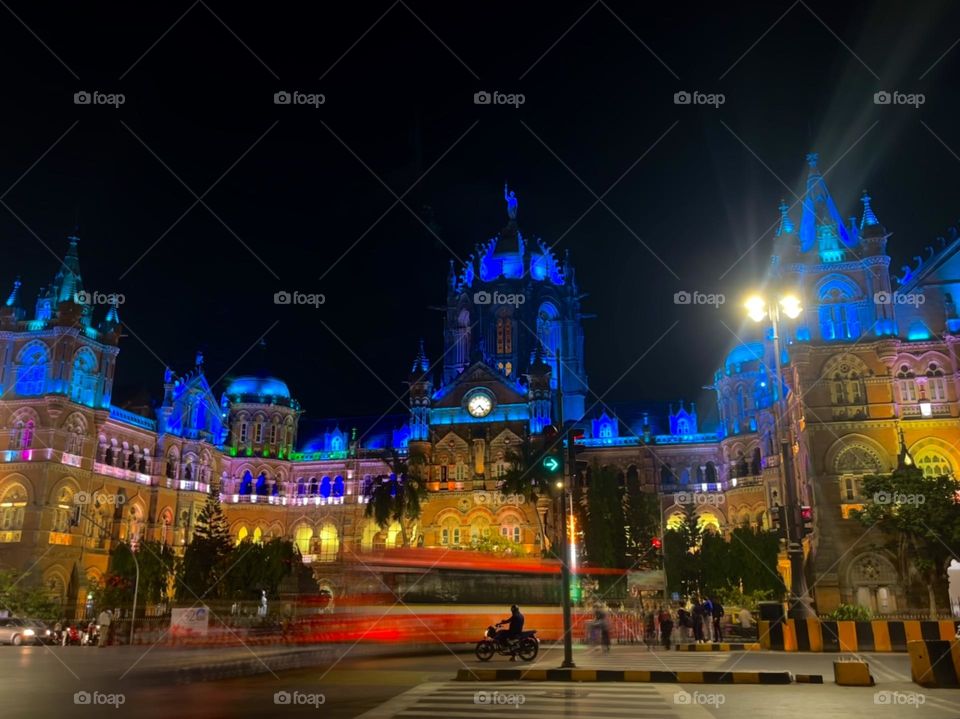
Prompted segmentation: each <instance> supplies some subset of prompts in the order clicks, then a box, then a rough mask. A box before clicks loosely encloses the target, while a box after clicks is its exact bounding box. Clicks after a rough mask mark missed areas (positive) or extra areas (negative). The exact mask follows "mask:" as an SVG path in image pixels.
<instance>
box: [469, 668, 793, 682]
mask: <svg viewBox="0 0 960 719" xmlns="http://www.w3.org/2000/svg"><path fill="white" fill-rule="evenodd" d="M792 679H793V678H792V677H791V675H790V672H669V671H659V670H657V671H652V670H651V671H645V670H630V669H461V670H459V671H458V672H457V681H461V682H494V681H496V682H503V681H535V682H536V681H539V682H543V681H548V682H658V683H668V684H790V682H791V681H792Z"/></svg>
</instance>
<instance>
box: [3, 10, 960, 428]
mask: <svg viewBox="0 0 960 719" xmlns="http://www.w3.org/2000/svg"><path fill="white" fill-rule="evenodd" d="M306 5H307V4H306V3H284V2H273V3H269V4H266V5H264V4H253V5H244V4H242V3H227V2H220V1H214V0H210V2H207V3H203V2H200V3H195V4H192V5H191V4H190V3H156V4H149V5H143V4H140V3H132V4H131V3H64V4H62V5H61V6H59V9H57V7H58V6H57V5H56V4H47V3H43V4H37V3H28V2H10V4H9V8H10V9H11V10H12V12H9V11H8V10H5V9H0V56H2V69H0V72H2V74H3V79H4V82H3V92H4V102H3V105H2V108H3V111H2V113H0V128H2V137H3V138H4V142H3V143H2V144H0V152H2V163H0V173H2V175H0V196H2V200H3V203H4V204H5V206H4V205H0V238H2V242H3V258H4V261H3V263H2V272H0V281H2V282H3V283H4V285H5V286H6V285H7V284H8V283H9V282H10V281H11V280H12V279H13V276H14V275H15V274H17V273H20V274H22V275H23V278H24V283H25V289H26V290H27V292H26V296H27V297H28V298H30V299H31V301H32V298H33V297H35V296H36V291H37V288H38V286H39V285H40V283H42V282H47V281H49V279H50V278H51V277H52V275H53V273H54V272H55V270H56V262H55V260H54V257H53V256H52V255H51V253H50V251H48V249H46V248H45V247H44V244H46V246H47V247H49V248H51V249H52V250H53V251H54V252H56V253H57V254H62V252H63V250H64V249H65V246H66V243H65V239H64V238H65V236H66V234H68V232H69V231H70V230H71V229H72V227H73V226H74V224H75V222H76V221H77V219H78V218H79V223H80V235H81V238H82V243H81V262H82V267H83V272H84V280H85V283H86V285H87V287H88V289H96V290H98V291H103V292H122V293H124V294H125V296H126V304H125V305H124V306H123V307H122V308H121V318H122V320H123V321H124V322H125V323H126V324H127V325H128V330H127V334H128V335H129V336H128V337H126V338H125V339H124V340H123V343H122V346H121V355H120V369H119V377H118V391H119V394H120V395H121V396H120V397H116V399H121V398H122V395H124V394H126V395H128V396H130V395H133V394H135V393H136V392H137V391H138V390H141V391H142V390H143V389H147V390H149V391H150V392H151V393H153V394H154V395H156V394H157V393H158V392H160V391H161V387H160V385H161V381H162V371H163V365H164V364H170V365H172V366H173V367H174V369H176V370H179V371H184V370H186V369H189V367H190V366H192V362H193V356H194V352H195V350H196V349H197V348H202V349H203V350H204V351H205V354H206V358H207V374H208V376H209V378H210V379H211V380H214V379H217V378H218V377H220V376H221V375H222V374H224V373H225V372H227V371H228V370H229V369H230V368H231V367H232V366H233V365H234V363H236V362H237V361H238V360H239V364H237V365H236V366H235V367H234V368H233V370H232V374H237V373H238V372H241V371H249V370H253V369H257V368H258V367H259V366H260V365H261V364H262V360H261V359H260V357H259V355H260V354H261V353H259V352H257V351H254V352H251V353H250V354H247V355H246V356H245V357H244V353H245V352H247V351H248V349H249V348H250V347H251V346H252V345H254V344H256V342H257V340H258V338H260V337H261V335H262V334H263V333H265V332H267V343H268V363H269V365H270V367H271V369H272V371H273V373H275V374H276V375H277V376H280V377H282V378H284V379H285V380H286V381H287V382H288V383H289V384H290V386H291V388H292V389H293V392H294V395H295V396H296V397H298V398H299V399H300V400H301V402H302V404H303V406H304V407H305V409H306V410H307V412H308V413H309V414H310V415H312V416H314V417H319V416H333V415H338V414H339V415H351V414H372V415H379V414H380V413H382V412H383V411H385V410H386V409H387V408H388V407H389V406H390V405H391V404H392V403H393V402H394V397H393V396H392V395H391V393H390V391H389V390H388V387H389V388H390V390H393V391H394V392H397V393H399V392H402V391H403V384H402V382H403V380H404V378H405V376H406V373H407V371H408V369H409V364H410V362H411V360H412V356H413V354H414V353H415V350H416V343H417V338H419V337H421V336H423V337H425V339H426V345H427V351H428V353H429V355H430V356H431V358H433V359H435V358H436V357H437V356H438V354H439V352H440V347H441V345H440V343H441V324H440V315H439V313H437V312H436V311H434V310H431V309H430V306H431V305H433V306H435V305H438V304H441V303H442V302H443V301H444V293H445V290H444V281H445V278H446V274H447V266H448V261H449V259H450V258H451V257H452V256H453V255H452V254H451V250H452V251H453V253H455V254H456V255H458V256H459V257H466V256H467V254H468V253H469V252H470V251H472V248H473V246H474V244H475V243H477V242H481V241H485V240H486V239H488V238H489V237H491V236H492V235H493V234H494V233H495V232H496V231H497V230H498V229H499V228H500V227H501V226H502V225H503V222H504V203H503V199H502V185H503V182H504V180H509V182H510V184H511V187H514V188H515V189H516V192H517V194H518V196H519V199H520V224H521V227H522V229H523V230H524V231H525V233H527V234H528V235H540V236H542V237H543V238H544V239H545V240H546V241H547V242H549V243H553V242H555V241H556V240H557V238H559V237H561V236H562V238H563V239H562V240H561V241H560V242H559V245H558V247H557V250H558V253H560V254H562V252H563V251H564V250H566V249H569V250H570V252H571V253H572V257H573V261H574V264H575V265H576V268H577V278H578V280H579V282H580V284H581V287H582V288H583V290H584V291H585V292H588V293H589V297H588V298H587V299H586V300H585V303H584V306H585V310H586V311H587V312H590V313H593V314H595V315H596V318H595V319H590V320H588V321H587V325H586V333H587V358H586V359H587V367H588V371H589V374H590V381H591V386H592V388H593V389H594V391H595V392H597V393H598V394H603V393H605V392H606V391H607V390H608V388H610V387H611V385H613V384H614V383H615V382H619V383H618V384H617V385H616V387H615V388H614V389H613V390H612V391H611V392H610V394H609V395H608V399H618V400H625V399H641V398H642V399H651V400H668V399H675V398H679V397H686V398H688V399H689V398H691V397H692V396H693V395H694V394H695V393H696V392H697V390H698V388H699V387H701V386H702V385H704V384H707V383H709V382H710V380H711V377H712V372H713V369H714V368H715V367H717V366H719V365H720V363H721V361H722V356H723V354H724V352H725V351H726V349H727V348H728V347H729V346H730V345H731V343H732V342H734V334H733V333H734V332H737V333H739V332H741V324H742V323H741V311H740V309H739V307H740V302H741V300H742V296H743V293H744V291H745V290H746V288H748V287H749V286H750V285H751V284H752V283H756V282H757V281H758V280H759V279H760V278H761V277H762V274H763V271H764V269H765V268H766V266H767V263H768V261H769V251H770V245H771V232H770V230H771V225H772V224H773V223H775V221H776V218H777V211H776V205H777V203H778V201H779V199H780V198H781V197H787V198H788V200H789V201H790V202H793V201H794V198H792V197H791V196H790V191H794V192H800V191H801V188H802V178H803V177H804V176H805V166H804V162H803V158H804V154H805V153H806V152H808V151H810V150H811V149H816V150H817V151H819V153H820V156H821V168H823V169H827V168H829V167H831V166H832V165H834V163H837V164H836V167H835V168H834V169H832V170H830V172H829V174H828V175H827V182H828V184H829V185H830V187H831V189H832V191H833V193H834V196H835V198H836V200H837V202H838V204H839V205H840V208H841V211H842V212H843V213H844V214H845V215H850V214H854V213H856V214H858V215H859V209H860V204H859V202H858V201H857V197H858V196H859V194H860V191H861V190H862V189H863V188H864V187H866V188H868V189H869V190H870V192H871V194H872V195H873V197H874V209H875V210H876V212H877V214H878V215H879V217H880V219H881V221H882V222H883V223H884V224H885V225H886V226H887V227H888V228H889V229H890V230H892V231H893V233H894V237H893V240H892V242H891V245H890V251H891V254H892V255H893V258H894V259H893V266H894V267H899V266H900V265H902V264H903V263H904V261H906V260H909V258H911V257H912V256H914V255H916V254H919V253H920V251H921V250H922V248H923V246H924V245H927V244H930V243H932V242H933V241H934V239H935V238H936V236H937V235H945V234H946V228H947V227H948V226H949V225H950V224H951V223H953V222H954V221H956V219H957V217H958V215H960V207H958V202H957V193H958V183H957V182H956V180H955V178H956V177H957V174H958V171H960V158H958V156H960V126H958V125H957V122H956V117H957V116H958V109H960V108H958V101H957V93H956V87H957V78H958V71H960V46H958V47H956V48H953V49H951V46H952V45H953V44H954V43H955V42H956V41H957V39H958V37H960V22H958V20H960V9H958V8H957V6H956V3H937V2H927V1H925V2H922V3H905V2H900V1H897V2H887V3H835V2H822V1H819V0H817V1H810V2H806V3H805V2H798V3H794V4H793V5H791V4H790V3H789V2H759V3H733V4H727V3H715V4H712V5H705V4H700V3H694V4H687V3H683V2H671V3H657V4H654V3H633V2H622V1H620V0H610V1H609V2H599V3H594V4H592V5H591V4H590V3H556V2H542V3H540V2H524V3H516V2H514V3H500V2H483V3H429V2H423V1H422V0H408V2H406V3H404V2H399V3H394V4H390V2H361V3H336V4H334V3H310V4H309V7H307V6H306ZM951 5H952V7H951ZM13 13H16V17H15V16H14V15H13ZM178 18H179V20H178ZM941 56H942V59H941ZM938 59H939V61H938ZM321 78H322V79H321ZM882 89H886V90H898V91H900V92H904V93H923V94H924V95H925V103H924V104H923V106H922V107H920V108H919V109H915V108H913V107H903V106H899V107H894V106H883V105H880V106H878V105H875V104H874V103H873V94H874V93H875V92H876V91H878V90H882ZM81 90H86V91H94V90H97V91H100V92H104V93H115V92H120V93H123V94H124V95H125V98H126V102H125V104H124V105H123V106H122V107H120V108H119V109H115V108H112V107H93V106H86V105H75V104H74V103H73V95H74V93H75V92H77V91H81ZM280 90H290V91H292V90H299V91H301V92H307V93H310V92H313V93H317V92H319V93H323V94H324V95H325V96H326V103H325V104H324V105H323V106H322V107H320V108H319V109H315V108H312V107H305V106H299V107H293V106H277V105H275V104H274V103H273V95H274V93H275V92H277V91H280ZM479 90H489V91H492V90H497V91H501V92H506V93H516V92H519V93H523V94H524V95H525V99H526V101H525V104H524V105H523V106H522V107H520V108H519V109H515V108H513V107H506V106H484V105H475V104H474V103H473V95H474V93H475V92H477V91H479ZM680 90H688V91H693V90H697V91H700V92H704V93H723V94H724V96H725V102H724V104H723V105H722V106H721V107H720V108H719V109H715V108H712V107H694V106H684V105H676V104H674V102H673V97H674V93H676V92H677V91H680ZM58 138H60V139H59V142H58ZM138 138H139V139H138ZM938 138H939V139H938ZM658 139H659V141H658ZM251 147H252V149H251ZM651 147H652V149H651ZM148 148H149V149H148ZM45 153H46V154H45ZM245 153H246V154H245ZM645 153H646V154H645ZM154 154H155V156H154ZM354 154H355V155H356V156H354ZM641 156H642V159H640V158H641ZM241 157H242V159H241ZM358 158H359V159H358ZM361 161H362V162H361ZM34 163H36V164H34ZM363 163H365V164H366V166H367V167H364V164H363ZM435 163H436V164H435ZM165 165H166V166H167V167H165ZM167 168H169V169H167ZM24 173H26V174H25V175H24ZM224 173H226V174H225V175H224ZM424 173H426V174H425V175H424ZM624 173H626V174H624ZM174 174H175V175H176V176H174ZM421 175H423V177H422V179H420V180H419V182H417V183H416V185H415V186H414V187H413V188H412V189H411V190H410V191H409V193H408V194H406V195H405V196H404V198H403V202H404V203H406V205H407V206H408V207H407V206H404V204H397V205H396V206H395V207H393V209H389V208H390V206H391V205H392V204H394V202H395V197H394V195H393V194H392V192H395V193H397V195H403V193H405V192H406V191H407V189H408V188H409V187H410V186H411V185H412V184H413V183H414V182H415V181H417V179H418V178H420V177H421ZM21 176H22V177H21ZM621 176H622V179H620V181H619V183H618V184H616V186H615V187H614V188H613V189H612V190H611V191H610V192H609V194H606V195H605V196H604V197H603V203H605V205H606V206H604V204H597V205H596V206H595V207H593V209H592V210H590V211H589V212H587V211H588V208H590V206H591V205H592V204H593V203H594V202H595V196H594V194H593V193H596V194H597V195H604V193H605V192H606V191H607V189H608V188H609V187H610V186H611V185H612V184H613V183H614V182H615V181H617V180H618V178H621ZM18 178H20V179H19V181H18ZM178 178H179V179H178ZM378 178H379V179H378ZM781 180H782V181H783V183H785V184H786V185H787V186H788V187H784V185H783V184H781ZM14 183H16V184H15V186H14V187H13V188H12V189H10V190H8V191H6V188H7V187H9V186H10V185H13V184H14ZM214 183H216V184H215V187H213V189H212V190H210V191H209V194H206V195H205V196H204V197H203V202H204V203H206V205H207V206H208V207H209V209H208V208H207V207H205V206H204V205H203V204H197V205H196V206H194V207H193V208H192V209H189V208H190V207H191V205H192V204H193V203H194V202H195V197H194V195H193V194H192V193H196V194H197V195H204V193H205V192H206V191H207V190H208V188H209V187H210V186H211V185H213V184H214ZM382 183H385V184H386V185H387V186H388V187H389V188H390V189H389V190H388V189H387V188H386V187H384V184H382ZM187 188H189V189H187ZM391 190H392V192H391ZM4 191H6V192H4ZM388 210H389V211H388ZM14 213H15V214H14ZM184 213H186V214H185V215H184ZM214 213H215V215H216V216H214ZM384 213H386V214H384ZM584 213H587V214H586V215H585V216H583V218H582V219H579V218H581V216H582V215H584ZM181 216H182V219H179V222H177V220H178V218H181ZM381 216H382V217H381ZM18 217H19V219H17V218H18ZM417 217H419V218H420V220H422V221H423V222H421V221H418V219H417ZM218 218H219V219H218ZM378 218H379V222H377V220H378ZM578 219H579V222H577V220H578ZM794 219H795V221H798V220H799V211H798V209H794ZM175 223H176V224H175ZM375 223H376V224H375ZM424 223H426V224H429V225H430V226H431V227H432V228H433V229H434V231H435V232H436V234H437V235H438V236H439V238H440V240H442V242H441V241H440V240H438V239H436V238H435V237H434V236H433V235H432V234H431V233H430V232H429V231H428V230H427V229H426V228H425V226H424ZM574 223H576V224H575V225H574ZM171 226H172V229H171ZM371 226H372V229H371ZM571 226H573V227H572V229H571ZM361 237H362V239H361ZM642 243H645V244H646V245H647V247H649V249H647V248H646V247H644V246H643V244H642ZM354 245H355V246H354ZM351 246H353V249H350V248H351ZM448 248H449V249H448ZM332 265H333V266H334V267H333V270H332V271H329V272H328V270H329V268H330V267H331V266H332ZM131 267H132V269H131ZM731 267H732V269H730V268H731ZM321 276H323V279H322V280H321V279H320V278H321ZM281 289H287V290H298V291H301V292H307V293H311V292H317V293H323V294H324V295H325V296H326V298H327V302H326V304H325V305H324V306H323V307H321V308H319V309H313V308H292V307H285V306H276V305H275V304H274V303H273V295H274V293H275V292H276V291H277V290H281ZM681 289H686V290H699V291H702V292H707V293H710V292H722V293H725V294H726V295H727V303H726V305H725V306H724V307H722V308H721V309H719V310H716V309H712V308H709V307H677V306H675V305H674V304H673V294H674V293H675V292H676V291H678V290H681ZM721 320H722V322H721ZM674 323H676V325H675V326H673V328H672V329H670V328H671V326H672V325H674ZM268 330H269V331H268ZM668 330H669V331H668ZM665 332H666V333H667V334H666V335H665V336H663V337H662V339H660V340H659V342H657V340H658V338H661V335H663V334H664V333H665ZM654 343H656V344H655V346H653V348H652V349H651V346H652V345H654ZM645 353H646V354H645ZM641 356H643V359H642V360H640V361H639V362H638V363H637V364H636V365H635V366H634V367H633V369H632V370H631V371H630V372H629V373H627V374H626V375H625V376H624V372H625V371H626V370H627V369H628V368H629V367H630V366H631V365H633V363H634V362H635V361H636V360H637V359H638V358H640V357H641ZM241 357H243V359H240V358H241ZM358 357H359V358H362V362H361V361H359V360H358V359H357V358H358ZM364 365H366V366H364ZM385 385H386V386H385Z"/></svg>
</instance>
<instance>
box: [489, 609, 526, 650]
mask: <svg viewBox="0 0 960 719" xmlns="http://www.w3.org/2000/svg"><path fill="white" fill-rule="evenodd" d="M502 624H506V625H508V626H507V628H506V629H500V630H498V631H497V633H496V634H495V635H494V637H493V640H494V641H495V642H496V643H497V644H499V645H500V646H505V645H506V643H507V640H508V639H511V638H513V637H519V636H520V633H521V632H522V631H523V614H521V613H520V607H518V606H517V605H516V604H514V605H512V606H511V607H510V616H509V617H507V618H506V619H503V620H501V621H499V622H497V624H496V626H498V627H499V626H501V625H502ZM510 661H511V662H515V661H517V657H516V655H515V654H513V655H511V656H510Z"/></svg>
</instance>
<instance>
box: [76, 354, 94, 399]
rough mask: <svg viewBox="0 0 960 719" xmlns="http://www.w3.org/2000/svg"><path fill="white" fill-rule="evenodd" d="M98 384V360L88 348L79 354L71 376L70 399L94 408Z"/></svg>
mask: <svg viewBox="0 0 960 719" xmlns="http://www.w3.org/2000/svg"><path fill="white" fill-rule="evenodd" d="M96 383H97V358H96V357H94V356H93V352H91V351H90V350H89V349H87V348H83V349H82V350H80V351H79V352H77V356H76V357H75V358H74V360H73V372H72V373H71V376H70V399H72V400H73V401H74V402H77V403H78V404H85V405H88V406H91V407H92V406H93V402H94V394H95V392H96Z"/></svg>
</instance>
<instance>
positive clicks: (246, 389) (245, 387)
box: [226, 377, 290, 399]
mask: <svg viewBox="0 0 960 719" xmlns="http://www.w3.org/2000/svg"><path fill="white" fill-rule="evenodd" d="M226 394H227V395H228V396H231V397H235V396H237V395H241V396H244V395H245V396H251V395H252V396H257V397H279V398H282V399H290V389H289V388H288V387H287V383H286V382H284V381H283V380H281V379H277V378H276V377H237V378H236V379H235V380H233V381H232V382H231V383H230V384H229V386H228V387H227V391H226Z"/></svg>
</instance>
